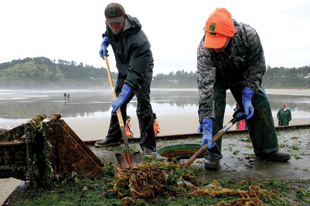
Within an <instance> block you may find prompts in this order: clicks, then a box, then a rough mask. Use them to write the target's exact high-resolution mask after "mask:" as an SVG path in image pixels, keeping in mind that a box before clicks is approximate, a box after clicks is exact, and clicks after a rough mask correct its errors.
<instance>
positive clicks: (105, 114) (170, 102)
mask: <svg viewBox="0 0 310 206" xmlns="http://www.w3.org/2000/svg"><path fill="white" fill-rule="evenodd" d="M64 93H67V94H68V93H69V94H70V98H69V99H68V97H66V98H65V97H64ZM267 95H268V98H269V102H270V105H271V108H272V113H273V115H274V117H275V116H276V113H277V111H278V110H279V109H280V108H281V107H282V104H283V103H284V102H285V103H287V104H288V107H289V108H290V109H291V111H292V115H293V118H296V119H298V118H310V95H297V94H285V95H284V94H268V93H267ZM111 101H112V94H111V91H110V89H106V90H0V127H6V126H9V127H14V126H17V125H20V124H22V123H24V122H26V121H28V120H30V119H32V118H34V117H36V116H37V115H38V114H46V115H47V116H50V115H52V114H54V113H60V114H61V115H62V117H63V118H74V119H81V118H109V117H110V113H111V109H112V108H111ZM226 101H227V105H226V110H225V115H228V116H231V115H232V114H233V108H234V107H235V104H236V103H235V100H234V99H233V97H232V95H231V94H230V93H229V92H228V93H227V99H226ZM198 102H199V96H198V90H196V89H153V90H152V92H151V103H152V108H153V111H154V112H155V113H156V114H157V116H161V115H168V116H169V115H174V114H178V115H180V114H184V115H186V114H195V115H197V110H198ZM136 103H137V101H136V99H135V98H133V100H132V101H131V102H130V103H129V104H128V109H127V113H128V115H135V114H136Z"/></svg>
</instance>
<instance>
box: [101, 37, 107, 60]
mask: <svg viewBox="0 0 310 206" xmlns="http://www.w3.org/2000/svg"><path fill="white" fill-rule="evenodd" d="M109 44H110V42H109V38H108V37H106V36H105V37H103V41H102V43H101V45H100V51H99V55H100V57H101V58H102V59H104V56H109V54H108V50H107V47H108V46H109Z"/></svg>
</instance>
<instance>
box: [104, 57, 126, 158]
mask: <svg viewBox="0 0 310 206" xmlns="http://www.w3.org/2000/svg"><path fill="white" fill-rule="evenodd" d="M104 60H105V63H106V65H107V72H108V77H109V82H110V86H111V90H112V95H113V99H116V98H117V96H116V93H115V89H114V84H113V79H112V75H111V71H110V66H109V62H108V58H107V56H104ZM116 115H117V119H118V123H119V126H120V129H121V132H122V136H123V140H124V144H125V151H126V152H128V151H129V146H128V139H127V135H126V131H125V127H124V121H123V117H122V113H121V109H120V108H118V109H117V110H116Z"/></svg>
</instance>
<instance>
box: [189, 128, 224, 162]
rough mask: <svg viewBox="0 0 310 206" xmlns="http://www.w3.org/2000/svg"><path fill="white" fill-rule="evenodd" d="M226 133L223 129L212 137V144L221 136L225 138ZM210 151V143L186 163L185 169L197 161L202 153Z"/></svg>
mask: <svg viewBox="0 0 310 206" xmlns="http://www.w3.org/2000/svg"><path fill="white" fill-rule="evenodd" d="M224 133H225V131H224V130H223V129H221V130H220V131H218V132H217V133H216V134H215V135H214V136H213V137H212V144H213V143H215V142H216V141H217V140H218V139H219V138H220V137H221V136H223V134H224ZM207 149H208V143H206V144H205V145H203V146H202V147H201V148H200V149H199V150H198V151H197V152H196V153H195V154H193V156H191V158H189V160H187V162H186V163H185V165H184V167H185V168H188V167H189V166H190V165H191V164H192V162H194V161H195V159H197V158H198V157H199V156H200V155H201V154H202V153H204V152H205V151H206V150H207Z"/></svg>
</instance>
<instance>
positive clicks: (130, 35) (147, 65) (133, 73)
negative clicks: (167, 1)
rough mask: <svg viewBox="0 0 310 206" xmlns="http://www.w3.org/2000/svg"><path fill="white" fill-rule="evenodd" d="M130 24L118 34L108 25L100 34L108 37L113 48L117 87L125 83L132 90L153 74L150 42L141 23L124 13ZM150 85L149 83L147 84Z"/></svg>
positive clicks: (149, 78) (138, 88) (149, 79)
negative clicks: (116, 70)
mask: <svg viewBox="0 0 310 206" xmlns="http://www.w3.org/2000/svg"><path fill="white" fill-rule="evenodd" d="M126 16H127V19H128V20H129V21H130V22H131V23H132V26H131V27H130V28H129V29H126V30H125V31H122V32H120V33H119V34H114V33H113V32H112V30H111V29H110V28H109V26H108V25H107V26H106V32H105V33H104V34H103V35H102V36H103V37H104V36H107V37H108V38H109V42H110V45H111V46H112V48H113V51H114V55H115V59H116V67H117V69H118V79H117V82H118V85H116V87H118V89H120V87H122V86H123V84H124V83H125V84H127V85H128V86H130V87H131V88H133V90H135V91H139V90H141V88H142V86H143V85H144V83H145V81H151V79H152V75H153V67H154V60H153V56H152V52H151V44H150V42H149V41H148V39H147V37H146V35H145V33H144V32H143V31H142V30H141V27H142V26H141V24H140V22H139V20H138V19H137V18H135V17H131V16H130V15H128V14H126ZM147 85H150V84H147Z"/></svg>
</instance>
